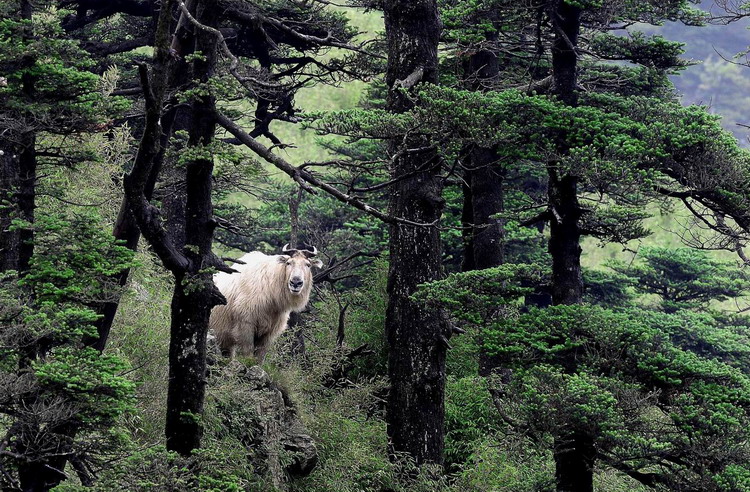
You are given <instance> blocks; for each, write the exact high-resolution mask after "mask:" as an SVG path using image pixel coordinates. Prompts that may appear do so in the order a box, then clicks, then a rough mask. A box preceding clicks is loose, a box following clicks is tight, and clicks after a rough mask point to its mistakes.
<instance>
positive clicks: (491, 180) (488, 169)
mask: <svg viewBox="0 0 750 492" xmlns="http://www.w3.org/2000/svg"><path fill="white" fill-rule="evenodd" d="M496 40H497V34H496V33H493V34H490V35H488V36H487V41H488V42H490V43H492V42H494V41H496ZM464 72H465V78H466V80H467V85H468V87H469V88H470V89H471V90H474V91H482V90H486V89H487V86H488V84H491V82H490V81H492V80H494V79H496V78H497V77H498V75H499V73H500V64H499V62H498V59H497V55H495V53H493V52H492V51H490V50H479V51H477V52H475V53H473V54H472V55H471V56H470V57H469V58H468V60H467V61H466V63H465V65H464ZM498 161H499V157H498V154H497V148H494V147H493V148H483V147H475V148H473V149H471V150H470V152H469V155H468V156H467V159H466V165H465V168H466V171H465V173H464V177H465V182H466V184H465V188H464V218H465V219H464V220H468V222H470V223H471V224H472V226H473V227H472V229H471V231H470V235H471V237H470V239H469V240H468V241H466V243H465V244H466V246H467V247H468V248H470V249H471V250H470V251H466V252H465V255H464V258H465V262H464V265H463V266H462V268H463V270H464V271H468V270H481V269H484V268H492V267H495V266H498V265H501V264H502V263H503V261H504V250H503V235H504V230H503V224H502V221H501V220H500V219H497V218H494V217H493V216H494V215H496V214H498V213H500V212H502V211H503V171H502V168H501V167H500V164H499V162H498Z"/></svg>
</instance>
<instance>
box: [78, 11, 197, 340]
mask: <svg viewBox="0 0 750 492" xmlns="http://www.w3.org/2000/svg"><path fill="white" fill-rule="evenodd" d="M88 5H89V7H88V8H93V7H92V6H91V4H88ZM175 13H176V15H177V16H178V17H179V13H178V12H177V11H176V10H175ZM175 30H176V34H175V35H174V36H173V38H172V41H171V49H172V50H173V51H174V52H175V53H178V54H179V55H180V56H179V60H180V61H179V62H173V63H172V65H171V70H169V71H168V72H167V74H166V77H167V79H166V86H165V88H164V89H165V90H166V89H168V88H172V89H174V88H178V87H181V86H182V85H183V84H185V83H187V82H188V81H189V80H190V70H189V66H188V64H187V63H185V62H183V61H182V59H183V58H184V55H185V54H187V53H192V50H193V45H194V35H193V28H192V26H189V25H188V23H187V22H183V23H181V24H180V26H178V27H177V28H176V29H175ZM150 37H153V34H152V35H150ZM160 83H164V81H161V82H160ZM169 106H170V108H169V109H168V110H167V111H166V112H165V113H164V115H163V116H162V118H161V124H162V129H161V135H160V143H159V146H158V150H157V153H156V154H155V155H154V158H153V163H152V165H151V170H150V173H149V175H148V178H147V180H146V183H145V185H144V189H143V194H144V196H145V198H146V200H147V201H150V200H151V199H152V197H153V194H154V189H155V187H156V183H157V181H158V179H159V176H160V174H161V173H162V168H163V167H164V162H165V154H166V149H167V147H168V146H169V144H170V139H171V138H172V136H173V135H174V133H175V132H177V131H179V130H188V128H189V125H190V114H189V109H188V108H186V107H185V106H184V105H181V104H178V101H177V100H176V99H173V100H172V101H170V104H169ZM174 168H175V166H174V165H172V166H171V167H170V169H174ZM170 198H171V197H170ZM174 199H175V200H178V201H179V206H178V207H176V208H179V209H180V210H181V211H182V213H181V214H179V217H178V214H176V213H172V212H173V211H172V208H171V207H170V205H171V203H169V201H168V200H167V201H166V202H167V203H164V204H163V205H164V207H165V208H166V209H167V213H166V215H167V228H168V231H169V233H170V235H172V238H173V241H174V242H175V247H176V248H178V249H181V247H182V246H184V245H185V239H184V238H185V234H184V230H185V225H184V224H185V213H184V210H185V193H184V192H182V193H179V194H178V195H176V197H175V198H174ZM175 224H179V226H175ZM176 230H179V231H180V234H179V235H176V232H175V231H176ZM112 235H113V236H114V237H115V239H119V240H121V241H124V242H125V246H126V247H128V248H129V249H131V250H133V251H136V250H137V249H138V241H139V240H140V238H141V231H140V229H139V228H138V224H137V221H136V219H135V217H134V216H133V214H132V212H131V210H130V203H129V202H128V199H127V197H123V200H122V203H121V204H120V211H119V213H118V215H117V220H116V222H115V225H114V228H113V230H112ZM175 237H177V240H176V241H175V240H174V238H175ZM129 275H130V269H125V270H123V271H121V272H120V273H118V274H117V275H116V276H115V278H116V280H117V283H118V285H120V286H121V287H124V286H125V284H126V283H127V281H128V277H129ZM119 304H120V299H119V296H118V298H117V299H114V300H112V301H110V302H107V303H105V304H103V305H102V306H101V308H100V309H99V310H98V314H100V315H101V318H100V319H99V320H97V322H96V324H95V326H96V329H97V336H96V337H91V338H88V339H86V340H85V341H84V343H86V344H87V345H89V346H91V347H94V348H95V349H97V350H98V351H99V352H103V351H104V348H105V347H106V345H107V340H108V338H109V333H110V330H111V329H112V323H113V322H114V319H115V316H116V315H117V309H118V307H119Z"/></svg>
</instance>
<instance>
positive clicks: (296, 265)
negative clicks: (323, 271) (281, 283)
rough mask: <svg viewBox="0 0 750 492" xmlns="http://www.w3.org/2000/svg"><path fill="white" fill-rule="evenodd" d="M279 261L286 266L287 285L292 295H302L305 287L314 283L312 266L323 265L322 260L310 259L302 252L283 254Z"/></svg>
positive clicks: (318, 266)
mask: <svg viewBox="0 0 750 492" xmlns="http://www.w3.org/2000/svg"><path fill="white" fill-rule="evenodd" d="M279 262H280V263H284V265H285V266H286V279H287V287H288V288H289V292H291V293H292V295H301V294H302V293H303V292H304V291H305V290H306V289H305V287H306V286H309V285H310V284H312V271H311V269H312V267H313V266H315V267H317V268H320V267H321V266H322V265H323V262H322V261H320V260H310V259H308V258H307V257H306V256H305V255H304V254H302V253H295V254H294V255H292V256H286V255H284V256H281V258H279ZM307 290H309V289H307Z"/></svg>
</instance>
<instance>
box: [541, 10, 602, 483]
mask: <svg viewBox="0 0 750 492" xmlns="http://www.w3.org/2000/svg"><path fill="white" fill-rule="evenodd" d="M550 21H551V24H552V25H553V27H554V30H555V38H554V40H553V43H552V70H553V87H552V88H553V92H554V94H555V95H556V96H557V97H558V98H559V99H560V100H561V101H562V102H564V103H565V104H568V105H570V106H576V105H577V104H578V97H577V93H576V86H577V73H576V72H577V66H578V65H577V54H576V50H575V47H576V45H577V42H578V33H579V30H580V24H581V9H580V7H576V6H574V5H571V4H570V3H569V2H567V1H566V0H554V1H553V2H552V3H551V8H550ZM559 147H560V151H561V152H565V151H566V150H567V149H566V147H567V146H566V145H565V143H563V142H561V143H560V145H559ZM547 170H548V174H549V184H548V198H549V210H550V215H551V217H550V239H549V253H550V255H551V256H552V302H553V304H555V305H560V304H579V303H580V302H581V301H582V298H583V281H582V277H581V246H580V239H581V231H580V227H579V219H580V217H581V207H580V205H579V203H578V181H577V178H576V177H575V176H572V175H561V174H560V170H559V169H558V163H557V162H555V161H553V162H550V163H548V166H547ZM575 365H576V363H575V361H574V360H573V361H570V364H568V366H569V367H570V371H575ZM573 425H575V423H573ZM595 455H596V452H595V448H594V439H593V438H592V437H591V436H590V435H587V434H585V433H582V432H579V431H576V430H572V431H569V432H566V433H563V434H562V435H560V436H557V437H556V438H555V449H554V458H555V478H556V481H557V490H558V491H559V492H593V489H594V486H593V477H594V460H595Z"/></svg>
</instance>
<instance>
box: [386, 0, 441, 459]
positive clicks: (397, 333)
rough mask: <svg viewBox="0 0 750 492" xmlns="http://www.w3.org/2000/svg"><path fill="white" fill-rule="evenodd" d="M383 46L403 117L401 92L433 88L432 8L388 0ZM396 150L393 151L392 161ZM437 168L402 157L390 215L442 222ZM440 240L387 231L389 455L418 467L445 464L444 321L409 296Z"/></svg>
mask: <svg viewBox="0 0 750 492" xmlns="http://www.w3.org/2000/svg"><path fill="white" fill-rule="evenodd" d="M384 13H385V29H386V39H387V46H388V67H387V72H386V83H387V85H388V87H389V92H388V99H387V106H388V109H389V110H391V111H394V112H403V111H406V110H408V109H409V108H411V107H412V105H413V103H412V101H411V100H410V99H409V97H407V96H406V95H405V94H403V93H402V92H401V90H402V89H400V88H403V89H406V90H408V89H411V88H412V87H413V86H414V85H416V84H418V83H420V82H427V83H435V82H437V45H438V39H439V35H440V21H439V19H438V14H437V6H436V2H435V1H434V0H413V1H407V0H401V1H397V0H388V1H386V2H385V5H384ZM426 143H427V142H426V141H425V139H423V138H418V137H410V138H407V139H406V145H407V147H408V148H412V149H416V148H423V147H424V146H425V145H426ZM397 145H398V143H397V142H393V143H392V144H391V152H392V153H394V154H395V153H396V151H397V150H398V149H397ZM439 169H440V161H439V157H438V156H437V154H436V152H435V151H434V150H422V151H416V152H410V153H402V154H401V155H400V157H398V158H397V159H396V160H395V162H394V163H393V167H392V170H391V175H392V177H393V178H395V179H399V178H401V177H403V176H407V177H405V178H404V179H402V180H400V181H398V182H397V183H396V184H395V185H394V186H393V188H392V189H391V199H390V204H389V207H390V208H389V210H390V213H391V215H393V216H397V217H403V218H406V219H409V220H412V221H416V222H420V223H432V222H435V221H437V220H439V219H440V216H441V214H442V210H443V204H444V200H443V198H442V186H443V184H442V180H441V179H440V177H439V175H438V172H439ZM441 256H442V255H441V244H440V234H439V231H438V229H437V228H436V227H429V226H428V227H421V226H413V225H407V224H403V223H397V224H394V225H392V226H391V230H390V270H389V273H388V309H387V313H386V337H387V341H388V375H389V377H390V383H391V389H390V394H389V397H388V409H387V424H388V437H389V440H390V445H391V450H392V451H393V452H396V453H408V454H409V455H410V456H411V457H412V458H414V460H415V461H416V463H417V464H423V463H438V464H442V462H443V448H444V416H445V408H444V401H443V399H444V392H445V355H446V349H447V339H448V337H449V336H450V329H449V326H448V324H447V322H446V319H445V317H444V316H443V314H442V313H441V312H439V311H437V310H434V309H426V308H425V307H424V306H423V305H421V304H420V303H416V302H414V301H412V300H411V299H410V298H409V296H410V295H411V294H413V293H414V291H415V290H416V288H417V285H418V284H420V283H423V282H428V281H431V280H435V279H437V278H439V277H440V276H441V274H442V262H441Z"/></svg>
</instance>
